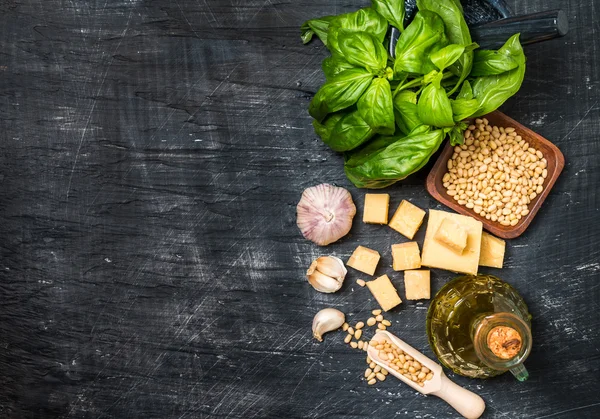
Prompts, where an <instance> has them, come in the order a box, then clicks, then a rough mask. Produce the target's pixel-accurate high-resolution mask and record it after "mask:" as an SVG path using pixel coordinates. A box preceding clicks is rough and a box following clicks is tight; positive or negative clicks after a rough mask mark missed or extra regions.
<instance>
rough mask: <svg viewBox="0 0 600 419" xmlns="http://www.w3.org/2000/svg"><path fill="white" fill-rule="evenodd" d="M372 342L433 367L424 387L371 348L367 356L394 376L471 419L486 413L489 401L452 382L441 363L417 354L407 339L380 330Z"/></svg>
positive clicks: (377, 350)
mask: <svg viewBox="0 0 600 419" xmlns="http://www.w3.org/2000/svg"><path fill="white" fill-rule="evenodd" d="M371 341H377V342H384V341H388V342H390V343H393V344H394V345H396V346H397V347H398V348H400V349H402V350H403V351H404V352H405V353H406V354H408V355H410V356H412V357H413V358H414V359H415V360H416V361H418V362H419V363H420V364H421V365H423V366H425V367H427V368H429V369H430V370H431V372H432V373H433V378H432V379H431V380H428V381H425V385H424V386H423V387H421V386H419V385H418V384H417V383H415V382H414V381H412V380H409V379H408V378H406V377H405V376H403V375H402V374H400V373H399V372H398V371H396V370H395V369H393V368H391V367H390V366H389V362H388V361H387V360H385V361H384V360H382V359H381V357H380V356H379V349H376V348H375V347H374V346H369V349H368V350H367V353H368V354H369V357H370V358H371V359H372V360H373V362H375V363H376V364H377V365H379V366H380V367H382V368H385V369H386V370H387V371H388V372H389V373H390V374H391V375H393V376H394V377H396V378H398V379H399V380H401V381H403V382H404V383H406V384H408V385H409V386H411V387H412V388H414V389H415V390H417V391H420V392H421V393H423V394H433V395H434V396H438V397H439V398H441V399H443V400H445V401H446V402H447V403H448V404H449V405H450V406H452V407H453V408H454V409H456V411H457V412H458V413H460V414H461V415H462V416H464V417H465V418H467V419H477V418H478V417H480V416H481V415H482V414H483V411H484V410H485V402H484V401H483V399H482V398H481V397H479V396H478V395H477V394H475V393H473V392H472V391H469V390H467V389H465V388H463V387H461V386H459V385H457V384H455V383H453V382H452V381H450V379H449V378H448V377H446V375H445V374H444V372H443V371H442V367H441V366H440V365H439V364H438V363H436V362H434V361H432V360H431V359H429V358H427V357H426V356H425V355H423V354H422V353H421V352H419V351H417V350H416V349H415V348H413V347H412V346H410V345H409V344H407V343H406V342H404V341H403V340H401V339H399V338H398V337H396V336H394V335H392V334H391V333H389V332H386V331H383V330H379V331H377V333H375V336H373V339H371Z"/></svg>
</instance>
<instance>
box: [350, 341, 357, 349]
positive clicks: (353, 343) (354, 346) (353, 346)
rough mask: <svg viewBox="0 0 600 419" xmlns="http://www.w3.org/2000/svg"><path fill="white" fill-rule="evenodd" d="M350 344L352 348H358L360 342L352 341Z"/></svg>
mask: <svg viewBox="0 0 600 419" xmlns="http://www.w3.org/2000/svg"><path fill="white" fill-rule="evenodd" d="M350 346H351V347H352V349H356V348H358V343H356V342H350Z"/></svg>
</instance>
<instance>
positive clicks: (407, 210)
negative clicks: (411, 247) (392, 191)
mask: <svg viewBox="0 0 600 419" xmlns="http://www.w3.org/2000/svg"><path fill="white" fill-rule="evenodd" d="M423 218H425V211H423V210H422V209H421V208H419V207H417V206H415V205H413V204H411V203H410V202H408V201H406V200H403V201H402V202H401V203H400V206H399V207H398V209H397V210H396V213H395V214H394V216H393V217H392V220H391V221H390V224H389V226H390V227H392V228H393V229H394V230H396V231H397V232H398V233H400V234H402V235H404V236H406V237H408V238H409V239H410V240H412V238H413V237H415V234H416V232H417V230H418V229H419V227H421V224H422V223H423Z"/></svg>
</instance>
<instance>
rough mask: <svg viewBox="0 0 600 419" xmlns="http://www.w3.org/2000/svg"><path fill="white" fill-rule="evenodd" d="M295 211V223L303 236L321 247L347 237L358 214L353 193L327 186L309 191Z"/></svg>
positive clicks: (303, 195)
mask: <svg viewBox="0 0 600 419" xmlns="http://www.w3.org/2000/svg"><path fill="white" fill-rule="evenodd" d="M296 210H297V218H296V224H297V225H298V228H299V229H300V231H301V232H302V235H303V236H304V237H305V238H307V239H308V240H311V241H313V242H315V243H316V244H318V245H320V246H326V245H328V244H330V243H333V242H334V241H337V240H339V239H341V238H342V237H344V236H345V235H346V234H348V232H349V231H350V227H352V219H353V218H354V215H355V214H356V206H355V205H354V202H352V196H351V195H350V192H348V191H347V190H346V189H344V188H340V187H337V186H332V185H329V184H327V183H322V184H321V185H317V186H313V187H311V188H307V189H306V190H305V191H304V192H303V193H302V198H301V199H300V202H298V206H297V207H296Z"/></svg>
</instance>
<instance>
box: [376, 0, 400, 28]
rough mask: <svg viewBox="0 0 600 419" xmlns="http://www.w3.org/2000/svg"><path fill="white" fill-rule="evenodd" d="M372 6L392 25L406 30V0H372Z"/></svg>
mask: <svg viewBox="0 0 600 419" xmlns="http://www.w3.org/2000/svg"><path fill="white" fill-rule="evenodd" d="M371 7H372V8H373V9H375V10H376V11H377V13H379V14H380V15H381V16H383V17H384V18H385V19H386V20H387V21H388V22H389V23H390V25H392V26H395V27H396V28H398V29H399V30H400V32H403V31H404V16H405V14H406V11H405V5H404V0H371Z"/></svg>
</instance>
